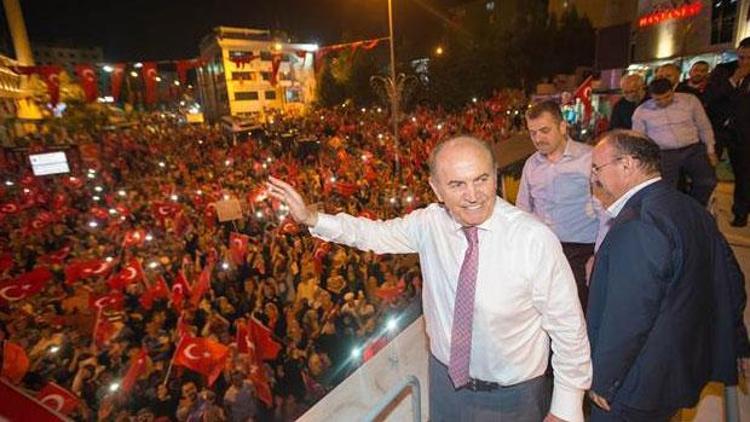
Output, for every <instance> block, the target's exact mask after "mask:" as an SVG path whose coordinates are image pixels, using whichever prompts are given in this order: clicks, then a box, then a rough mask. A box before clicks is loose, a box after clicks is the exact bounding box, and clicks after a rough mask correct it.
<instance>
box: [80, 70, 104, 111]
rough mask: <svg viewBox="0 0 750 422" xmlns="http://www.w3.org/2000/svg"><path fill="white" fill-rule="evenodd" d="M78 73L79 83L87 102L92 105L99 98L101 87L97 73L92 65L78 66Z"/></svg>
mask: <svg viewBox="0 0 750 422" xmlns="http://www.w3.org/2000/svg"><path fill="white" fill-rule="evenodd" d="M76 73H77V74H78V81H79V82H80V83H81V88H83V93H84V94H85V95H86V102H89V103H92V102H94V101H96V99H97V97H99V87H98V86H97V85H98V84H97V81H96V71H94V66H93V65H90V64H77V65H76Z"/></svg>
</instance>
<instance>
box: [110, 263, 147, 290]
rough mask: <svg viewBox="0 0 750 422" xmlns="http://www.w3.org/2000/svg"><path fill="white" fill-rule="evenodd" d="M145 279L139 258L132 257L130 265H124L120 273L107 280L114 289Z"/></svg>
mask: <svg viewBox="0 0 750 422" xmlns="http://www.w3.org/2000/svg"><path fill="white" fill-rule="evenodd" d="M145 280H146V277H145V275H144V273H143V267H141V263H140V262H138V260H137V259H135V258H132V259H131V260H130V262H129V263H128V265H125V266H124V267H122V270H120V272H119V273H117V274H115V275H113V276H112V277H111V278H110V279H109V280H107V284H108V285H109V287H111V288H112V289H124V288H126V287H127V286H129V285H130V284H133V283H136V282H138V281H145Z"/></svg>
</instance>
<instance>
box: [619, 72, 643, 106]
mask: <svg viewBox="0 0 750 422" xmlns="http://www.w3.org/2000/svg"><path fill="white" fill-rule="evenodd" d="M645 94H646V90H645V88H644V86H643V82H642V81H641V80H640V79H635V78H628V79H624V80H623V82H622V96H623V97H624V98H625V99H626V100H627V101H630V102H631V103H636V104H637V103H640V102H641V100H642V99H643V97H644V95H645Z"/></svg>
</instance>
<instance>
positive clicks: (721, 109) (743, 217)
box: [703, 37, 750, 227]
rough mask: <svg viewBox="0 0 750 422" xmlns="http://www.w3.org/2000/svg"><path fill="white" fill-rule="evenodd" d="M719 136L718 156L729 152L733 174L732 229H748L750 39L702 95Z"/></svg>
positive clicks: (713, 75) (715, 73)
mask: <svg viewBox="0 0 750 422" xmlns="http://www.w3.org/2000/svg"><path fill="white" fill-rule="evenodd" d="M703 100H704V102H705V104H706V109H707V112H708V117H709V119H711V125H712V126H713V128H714V132H715V133H716V152H717V153H718V152H720V149H721V148H722V147H727V148H728V149H729V161H730V162H731V163H732V170H733V171H734V203H733V205H732V213H733V214H734V220H732V222H731V225H733V226H735V227H743V226H746V225H747V216H748V213H750V37H748V38H745V39H743V40H742V41H740V45H739V47H738V48H737V60H736V61H733V62H729V63H722V64H720V65H718V66H716V68H715V69H714V71H713V72H712V73H711V77H710V78H709V80H708V84H707V85H706V91H705V92H704V93H703Z"/></svg>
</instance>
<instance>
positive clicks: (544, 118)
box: [526, 112, 567, 156]
mask: <svg viewBox="0 0 750 422" xmlns="http://www.w3.org/2000/svg"><path fill="white" fill-rule="evenodd" d="M526 126H527V127H528V129H529V136H530V137H531V141H532V142H533V143H534V147H535V148H536V150H537V151H539V152H540V153H541V154H542V155H545V156H550V155H553V156H554V155H558V154H562V152H563V151H564V150H565V134H566V132H567V125H566V123H565V121H560V122H558V121H556V119H555V118H554V117H553V116H552V115H551V114H550V113H547V112H544V113H542V114H541V115H540V116H539V117H537V118H536V119H529V118H527V119H526Z"/></svg>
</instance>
